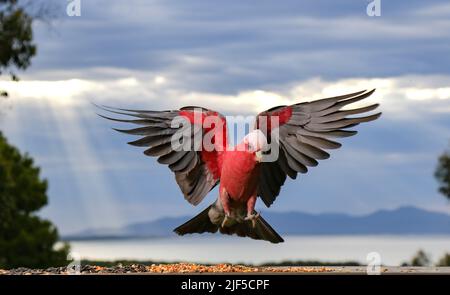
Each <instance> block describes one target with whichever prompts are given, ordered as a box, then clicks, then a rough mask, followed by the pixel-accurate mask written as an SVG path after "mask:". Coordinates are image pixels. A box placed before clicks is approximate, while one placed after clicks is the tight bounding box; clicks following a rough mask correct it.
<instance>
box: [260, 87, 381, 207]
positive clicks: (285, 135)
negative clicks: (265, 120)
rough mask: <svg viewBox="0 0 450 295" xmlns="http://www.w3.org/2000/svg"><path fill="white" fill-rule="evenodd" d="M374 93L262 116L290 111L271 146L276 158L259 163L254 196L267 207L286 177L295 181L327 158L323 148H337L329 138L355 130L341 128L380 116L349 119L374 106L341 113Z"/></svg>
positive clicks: (311, 103)
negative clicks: (287, 118)
mask: <svg viewBox="0 0 450 295" xmlns="http://www.w3.org/2000/svg"><path fill="white" fill-rule="evenodd" d="M374 91H375V89H373V90H371V91H359V92H355V93H351V94H346V95H341V96H335V97H329V98H324V99H321V100H317V101H312V102H303V103H297V104H294V105H291V106H278V107H275V108H272V109H270V110H268V111H266V112H263V113H262V114H264V115H266V116H267V114H268V115H269V116H270V113H271V112H279V111H282V110H283V108H291V111H292V114H291V116H290V118H289V120H288V121H287V122H286V123H285V124H282V125H281V126H279V127H278V132H279V138H278V139H277V140H278V146H277V144H275V145H274V146H275V147H274V148H278V149H279V157H278V159H277V160H276V161H275V162H273V163H262V164H261V172H260V185H259V189H258V195H259V196H260V197H261V199H262V200H263V201H264V203H265V204H266V206H267V207H269V206H270V205H271V204H272V203H273V202H274V201H275V199H276V197H277V196H278V195H279V193H280V188H281V186H282V185H283V184H284V181H285V179H286V176H289V177H290V178H292V179H295V178H296V176H297V173H306V172H307V171H308V167H314V166H317V165H318V160H323V159H328V158H329V157H330V155H329V153H327V152H326V151H325V150H326V149H337V148H340V147H341V144H340V143H339V142H336V141H333V140H331V139H330V138H342V137H348V136H352V135H355V134H356V133H357V131H354V130H344V129H347V128H351V127H354V126H357V125H358V124H360V123H365V122H370V121H374V120H376V119H378V118H379V117H380V115H381V113H376V114H372V115H366V116H364V115H363V116H360V117H349V116H352V115H359V114H365V113H367V112H370V111H373V110H375V109H376V108H377V107H378V106H379V105H378V104H372V105H369V106H365V107H360V108H354V109H346V110H342V108H343V107H345V106H347V105H350V104H352V103H355V102H357V101H361V100H363V99H365V98H367V97H369V96H370V95H371V94H372V93H374ZM268 137H269V138H270V134H269V135H268ZM281 175H282V177H280V176H281Z"/></svg>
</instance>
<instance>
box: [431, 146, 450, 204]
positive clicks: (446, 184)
mask: <svg viewBox="0 0 450 295" xmlns="http://www.w3.org/2000/svg"><path fill="white" fill-rule="evenodd" d="M434 175H435V177H436V179H437V181H438V182H439V192H441V193H442V194H443V195H444V196H445V197H447V198H448V199H449V200H450V151H446V152H444V153H443V154H442V155H441V156H440V157H439V160H438V166H437V168H436V172H435V174H434Z"/></svg>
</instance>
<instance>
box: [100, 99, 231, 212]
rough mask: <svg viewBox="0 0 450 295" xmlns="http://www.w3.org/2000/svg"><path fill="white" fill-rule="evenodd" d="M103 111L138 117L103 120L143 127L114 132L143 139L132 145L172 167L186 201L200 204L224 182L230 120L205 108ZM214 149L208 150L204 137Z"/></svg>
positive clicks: (111, 109) (110, 109)
mask: <svg viewBox="0 0 450 295" xmlns="http://www.w3.org/2000/svg"><path fill="white" fill-rule="evenodd" d="M100 108H101V109H102V110H104V111H107V112H110V113H114V114H120V115H126V116H129V117H134V119H121V118H111V117H108V116H104V115H100V114H99V116H101V117H103V118H106V119H109V120H113V121H117V122H123V123H133V124H137V125H141V127H139V128H133V129H114V130H116V131H119V132H123V133H127V134H132V135H140V136H143V137H142V138H140V139H138V140H136V141H132V142H129V144H131V145H134V146H139V147H147V150H145V151H144V154H145V155H147V156H155V157H158V162H159V163H161V164H165V165H168V166H169V168H170V169H171V170H172V172H174V173H175V179H176V181H177V183H178V186H179V187H180V189H181V191H182V192H183V195H184V197H185V199H186V200H187V201H188V202H189V203H191V204H193V205H197V204H199V203H200V202H201V201H202V200H203V199H204V197H205V196H206V195H207V194H208V192H209V191H211V190H212V189H213V188H214V186H216V185H217V183H218V182H219V180H220V171H221V165H222V154H223V151H224V150H225V148H226V146H227V132H226V131H227V129H226V120H225V117H224V116H223V115H221V114H220V113H218V112H215V111H212V110H209V109H205V108H201V107H184V108H181V109H180V110H170V111H147V110H129V109H117V108H111V107H105V106H101V107H100ZM205 136H209V137H210V138H209V141H210V142H212V143H213V145H214V148H213V149H211V148H205V146H204V142H205V141H204V137H205Z"/></svg>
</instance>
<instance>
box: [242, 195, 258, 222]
mask: <svg viewBox="0 0 450 295" xmlns="http://www.w3.org/2000/svg"><path fill="white" fill-rule="evenodd" d="M255 204H256V194H255V195H253V196H251V197H250V198H249V199H248V200H247V217H245V220H250V221H251V222H252V226H253V227H255V226H256V219H257V218H258V217H259V213H253V212H254V211H255Z"/></svg>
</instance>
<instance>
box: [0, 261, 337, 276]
mask: <svg viewBox="0 0 450 295" xmlns="http://www.w3.org/2000/svg"><path fill="white" fill-rule="evenodd" d="M333 271H334V270H333V269H332V268H327V267H254V266H245V265H234V264H216V265H203V264H196V263H174V264H152V265H149V266H147V265H142V264H131V265H125V266H123V265H121V264H118V265H116V266H113V267H103V266H95V265H84V266H82V267H81V274H130V273H133V274H138V273H142V274H144V273H155V274H158V273H159V274H161V273H164V274H170V273H254V272H277V273H287V272H296V273H302V272H303V273H314V272H333ZM15 274H17V275H34V274H39V275H52V274H70V272H69V271H68V270H67V269H66V268H65V267H51V268H47V269H29V268H23V267H21V268H16V269H12V270H0V275H15Z"/></svg>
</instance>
